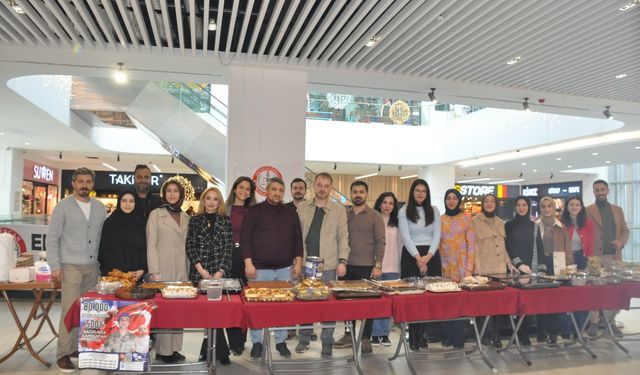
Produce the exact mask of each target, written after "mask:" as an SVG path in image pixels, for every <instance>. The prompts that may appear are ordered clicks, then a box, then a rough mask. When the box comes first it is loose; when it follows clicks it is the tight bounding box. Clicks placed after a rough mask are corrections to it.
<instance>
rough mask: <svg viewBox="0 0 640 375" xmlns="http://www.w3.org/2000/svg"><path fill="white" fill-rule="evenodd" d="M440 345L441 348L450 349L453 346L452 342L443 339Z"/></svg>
mask: <svg viewBox="0 0 640 375" xmlns="http://www.w3.org/2000/svg"><path fill="white" fill-rule="evenodd" d="M440 345H442V347H443V348H450V347H452V346H453V342H452V341H451V340H447V339H443V340H442V343H441V344H440Z"/></svg>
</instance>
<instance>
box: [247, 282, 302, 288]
mask: <svg viewBox="0 0 640 375" xmlns="http://www.w3.org/2000/svg"><path fill="white" fill-rule="evenodd" d="M247 286H248V287H249V288H275V289H278V288H291V287H292V286H293V284H292V283H291V281H249V282H248V283H247Z"/></svg>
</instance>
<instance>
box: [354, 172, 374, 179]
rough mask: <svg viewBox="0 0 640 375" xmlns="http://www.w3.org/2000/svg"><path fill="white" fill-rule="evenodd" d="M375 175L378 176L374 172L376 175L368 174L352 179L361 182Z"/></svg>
mask: <svg viewBox="0 0 640 375" xmlns="http://www.w3.org/2000/svg"><path fill="white" fill-rule="evenodd" d="M377 175H378V172H376V173H369V174H365V175H362V176H357V177H354V179H355V180H361V179H363V178H367V177H373V176H377Z"/></svg>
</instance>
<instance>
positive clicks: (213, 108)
mask: <svg viewBox="0 0 640 375" xmlns="http://www.w3.org/2000/svg"><path fill="white" fill-rule="evenodd" d="M157 84H158V86H160V87H161V88H163V89H164V90H165V91H166V92H167V93H169V94H170V95H171V96H173V97H174V98H176V99H177V100H179V101H180V102H181V103H182V104H184V105H185V106H187V107H188V108H189V109H191V110H192V111H193V112H195V113H205V114H209V115H210V116H211V117H212V118H213V119H214V120H215V121H216V122H217V123H219V124H221V125H223V126H225V127H226V126H227V122H228V116H227V113H228V112H227V111H228V107H227V105H226V104H225V103H223V102H222V101H221V100H220V99H219V98H218V97H216V96H215V95H214V94H213V93H212V92H211V86H210V85H203V84H200V83H193V82H189V83H182V82H168V81H161V82H157Z"/></svg>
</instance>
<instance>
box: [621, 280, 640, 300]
mask: <svg viewBox="0 0 640 375" xmlns="http://www.w3.org/2000/svg"><path fill="white" fill-rule="evenodd" d="M622 285H623V286H624V288H625V289H626V290H627V294H629V298H640V282H635V281H633V282H626V283H623V284H622Z"/></svg>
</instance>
